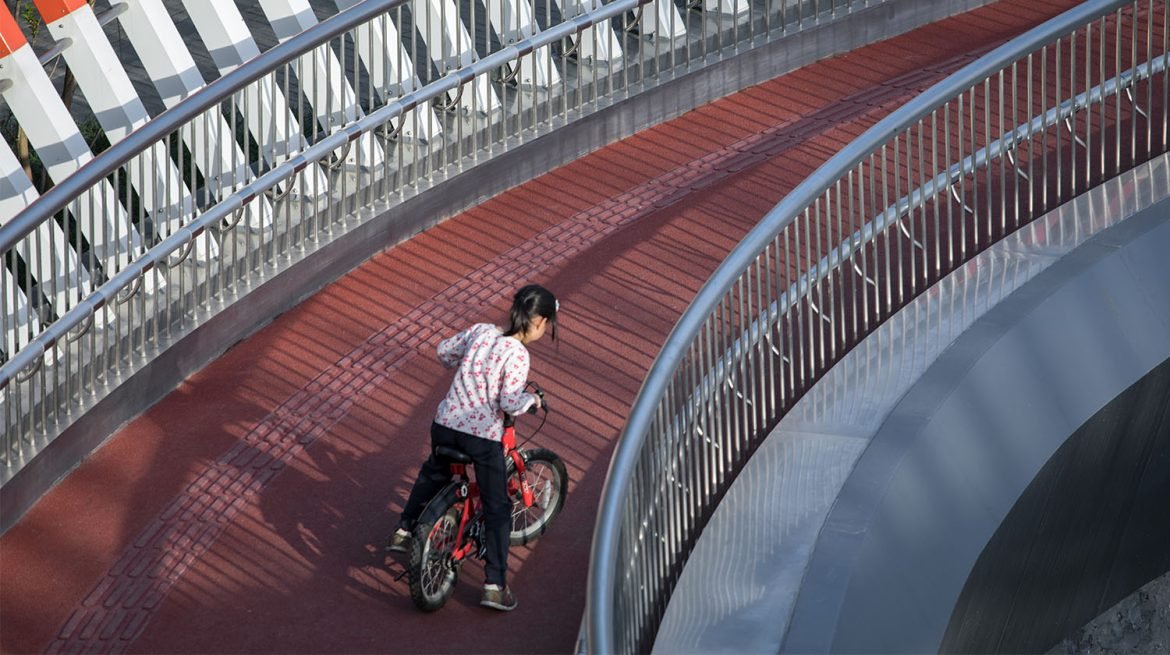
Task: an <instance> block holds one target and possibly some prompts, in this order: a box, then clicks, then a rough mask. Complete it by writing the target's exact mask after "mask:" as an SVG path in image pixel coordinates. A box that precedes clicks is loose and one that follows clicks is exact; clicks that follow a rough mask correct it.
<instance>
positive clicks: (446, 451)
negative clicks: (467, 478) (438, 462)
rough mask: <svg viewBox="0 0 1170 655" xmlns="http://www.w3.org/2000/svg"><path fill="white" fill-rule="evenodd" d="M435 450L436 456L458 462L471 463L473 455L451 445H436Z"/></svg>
mask: <svg viewBox="0 0 1170 655" xmlns="http://www.w3.org/2000/svg"><path fill="white" fill-rule="evenodd" d="M433 452H434V453H435V457H437V458H439V459H445V460H447V461H449V462H455V463H457V464H470V463H471V455H468V454H467V453H465V452H463V451H462V450H457V449H455V448H452V447H450V446H435V449H434V451H433Z"/></svg>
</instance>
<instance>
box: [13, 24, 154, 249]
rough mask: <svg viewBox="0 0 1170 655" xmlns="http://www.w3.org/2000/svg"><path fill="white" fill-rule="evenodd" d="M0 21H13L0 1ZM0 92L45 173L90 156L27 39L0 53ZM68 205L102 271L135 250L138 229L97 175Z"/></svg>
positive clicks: (69, 168) (69, 170) (63, 171)
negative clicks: (90, 189)
mask: <svg viewBox="0 0 1170 655" xmlns="http://www.w3.org/2000/svg"><path fill="white" fill-rule="evenodd" d="M4 21H11V23H12V24H13V25H15V24H16V21H15V19H13V18H12V14H11V13H10V12H9V11H8V8H7V7H0V22H4ZM5 82H7V84H5ZM0 97H2V98H3V99H4V101H5V102H7V103H8V106H9V108H10V109H11V110H12V114H13V115H14V116H16V120H17V122H19V123H20V125H21V127H23V128H24V132H25V134H26V135H27V136H28V140H29V143H30V144H31V145H32V147H33V148H34V149H35V150H36V152H37V155H38V156H39V157H40V159H41V162H42V163H43V164H44V166H45V171H46V172H47V173H48V175H49V177H50V178H51V179H53V180H56V181H58V182H59V181H61V180H63V179H65V178H66V177H68V176H69V175H71V174H73V172H74V171H76V170H77V169H78V168H80V167H81V166H82V165H83V164H85V163H86V162H88V161H89V160H91V159H93V154H92V153H90V151H89V146H88V145H87V144H86V143H85V139H84V138H83V137H82V136H81V132H80V131H78V129H77V125H76V124H75V123H74V122H73V118H72V117H71V116H70V115H69V111H68V110H67V109H66V108H65V105H64V103H62V102H61V98H60V96H58V95H57V90H56V89H55V88H54V87H53V83H52V82H51V81H50V80H49V77H48V75H47V74H46V73H45V70H44V69H43V68H42V67H41V63H40V62H39V61H37V56H36V54H35V53H34V52H33V50H32V47H31V46H29V45H28V44H27V43H25V44H24V45H22V46H20V47H19V48H17V49H16V50H15V51H13V52H10V53H9V54H8V55H7V56H6V57H0ZM69 209H70V212H72V213H73V214H74V218H75V219H76V222H77V226H78V229H79V230H80V231H81V234H82V235H83V236H84V237H85V240H86V241H87V242H88V243H89V245H90V249H91V252H92V255H93V257H94V258H95V259H96V260H97V261H98V262H100V263H101V265H102V266H103V268H105V269H106V270H107V271H110V272H113V271H117V270H119V269H120V268H121V267H123V266H125V265H126V264H127V263H129V261H130V258H131V256H132V254H133V253H135V252H138V251H139V250H140V248H141V245H142V243H141V239H140V237H139V235H138V232H137V231H136V230H135V228H134V225H132V224H131V223H130V219H129V218H128V217H127V215H126V212H125V211H124V210H123V208H122V206H121V205H120V204H119V203H118V196H117V194H116V193H115V192H114V189H113V187H112V186H110V185H109V183H107V182H104V181H103V182H102V183H101V184H99V185H98V188H97V195H96V198H94V197H92V196H91V197H90V198H89V199H88V200H85V199H83V200H82V201H80V202H77V203H74V204H73V205H72V206H70V208H69Z"/></svg>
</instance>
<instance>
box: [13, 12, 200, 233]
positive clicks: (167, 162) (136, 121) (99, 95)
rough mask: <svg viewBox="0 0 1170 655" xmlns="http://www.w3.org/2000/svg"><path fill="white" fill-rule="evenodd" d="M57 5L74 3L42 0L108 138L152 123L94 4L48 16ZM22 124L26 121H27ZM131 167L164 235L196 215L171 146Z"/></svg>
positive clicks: (116, 138) (159, 146)
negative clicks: (94, 8)
mask: <svg viewBox="0 0 1170 655" xmlns="http://www.w3.org/2000/svg"><path fill="white" fill-rule="evenodd" d="M56 4H68V3H54V2H45V1H44V0H42V1H41V2H40V3H38V8H39V9H40V10H41V11H42V18H44V20H45V25H46V26H47V27H48V30H49V33H50V34H51V35H52V36H53V38H54V39H56V40H57V41H58V43H59V44H61V45H62V46H63V47H62V50H61V56H63V57H64V58H65V61H66V62H67V63H68V64H69V68H70V69H72V71H73V73H74V75H75V77H76V79H77V85H78V87H80V88H81V90H82V92H83V93H84V94H85V99H86V100H87V101H88V102H89V106H90V109H92V110H93V113H94V116H95V117H96V118H97V120H98V123H99V124H100V125H101V128H102V130H103V131H104V132H105V134H106V138H108V139H109V140H110V143H117V142H118V141H121V140H122V139H124V138H126V136H127V135H128V134H130V133H131V132H133V131H134V130H135V129H136V128H138V127H141V126H142V125H144V124H146V122H147V121H148V120H150V115H149V114H147V112H146V107H144V106H143V104H142V101H141V100H140V99H139V97H138V93H137V92H136V91H135V89H134V84H133V83H132V82H131V81H130V76H129V75H127V74H126V71H125V69H124V68H122V64H121V62H119V61H118V56H117V54H116V53H115V52H114V48H113V46H111V45H110V42H109V40H108V39H107V38H106V35H105V32H103V31H102V28H101V25H100V24H98V21H97V17H96V16H95V15H94V13H93V9H92V8H91V7H90V6H89V4H87V3H84V2H83V3H80V4H79V5H78V6H76V8H74V9H72V10H71V11H69V13H66V14H65V15H63V16H56V15H54V14H50V15H44V14H45V13H48V12H49V11H51V7H50V6H51V5H56ZM41 5H50V6H45V7H42V6H41ZM66 9H68V7H66ZM21 124H22V125H25V123H24V122H23V121H22V122H21ZM128 168H129V171H130V175H129V176H128V177H129V179H128V180H127V181H128V182H129V183H130V185H131V186H133V187H134V188H135V189H136V190H137V191H138V195H139V198H140V200H141V202H142V206H143V208H144V210H145V213H146V214H147V215H148V216H149V217H150V219H151V220H152V221H153V222H154V223H155V225H156V226H159V225H161V226H165V227H164V229H159V230H158V231H159V232H160V233H163V234H169V233H170V232H172V231H174V230H176V229H178V228H179V227H180V226H181V225H182V224H183V223H185V222H186V221H188V220H190V218H191V217H192V216H194V213H195V203H194V198H193V197H192V195H191V192H190V191H189V190H188V189H187V185H186V183H185V182H184V181H183V178H182V175H181V174H180V173H179V171H178V169H177V168H176V166H175V164H174V162H173V161H171V158H170V154H169V153H168V152H167V147H166V145H165V144H163V143H159V144H156V145H155V146H154V147H153V148H148V149H146V150H144V151H143V152H142V154H141V156H140V157H136V158H134V159H132V160H130V162H129V164H128Z"/></svg>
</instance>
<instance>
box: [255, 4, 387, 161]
mask: <svg viewBox="0 0 1170 655" xmlns="http://www.w3.org/2000/svg"><path fill="white" fill-rule="evenodd" d="M260 7H261V8H262V9H263V10H264V15H265V16H267V17H268V22H269V23H270V24H271V25H272V31H273V33H275V34H276V38H277V39H279V40H281V41H284V40H286V39H290V38H292V37H294V36H296V35H297V34H300V33H301V32H303V31H305V30H307V29H308V28H310V27H312V26H313V25H316V24H317V17H316V15H315V14H314V13H313V8H312V7H310V6H309V0H260ZM297 74H298V75H299V76H300V85H301V93H302V94H303V95H304V96H305V97H307V98H309V101H310V102H311V103H312V104H313V110H314V111H315V112H316V114H317V121H318V122H319V123H320V124H321V125H322V126H323V127H324V128H325V132H326V133H327V134H332V133H333V132H334V131H336V130H338V129H340V128H342V127H345V126H346V125H349V124H350V123H353V122H354V121H356V120H357V119H358V118H361V117H362V116H364V115H365V113H364V112H363V111H362V109H361V107H359V106H358V100H357V93H356V92H355V91H354V88H353V85H351V84H350V83H349V80H348V79H347V78H346V76H345V71H344V69H343V68H342V66H341V62H340V61H338V59H337V55H336V54H334V52H333V49H332V48H331V47H330V44H328V43H325V44H322V45H321V46H319V47H318V48H317V49H316V50H314V51H313V52H310V53H306V54H304V55H302V56H301V58H300V63H299V65H298V66H297ZM357 144H358V148H357V149H355V148H351V149H350V150H349V152H348V154H347V155H346V164H347V165H349V166H361V167H363V168H372V167H375V166H381V165H382V162H383V160H385V158H386V155H385V152H384V151H383V150H382V147H381V146H380V145H379V144H378V142H377V141H375V140H374V138H373V135H372V134H364V135H362V137H361V138H360V139H358V142H357ZM359 149H360V151H361V152H360V153H359V152H358V150H359Z"/></svg>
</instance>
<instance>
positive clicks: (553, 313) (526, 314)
mask: <svg viewBox="0 0 1170 655" xmlns="http://www.w3.org/2000/svg"><path fill="white" fill-rule="evenodd" d="M557 309H558V305H557V299H556V296H553V295H552V292H551V291H549V290H548V289H545V288H544V287H542V286H540V285H539V284H529V285H527V286H524V287H521V288H520V290H519V291H517V292H516V295H515V296H513V297H512V309H511V310H510V311H509V312H508V329H507V331H505V332H504V336H506V337H510V336H512V335H515V334H524V333H525V332H527V331H528V328H529V327H531V325H532V319H534V318H536V317H537V316H543V317H544V318H545V319H547V320H548V322H549V330H548V333H549V334H550V335H552V338H553V341H556V338H557Z"/></svg>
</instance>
